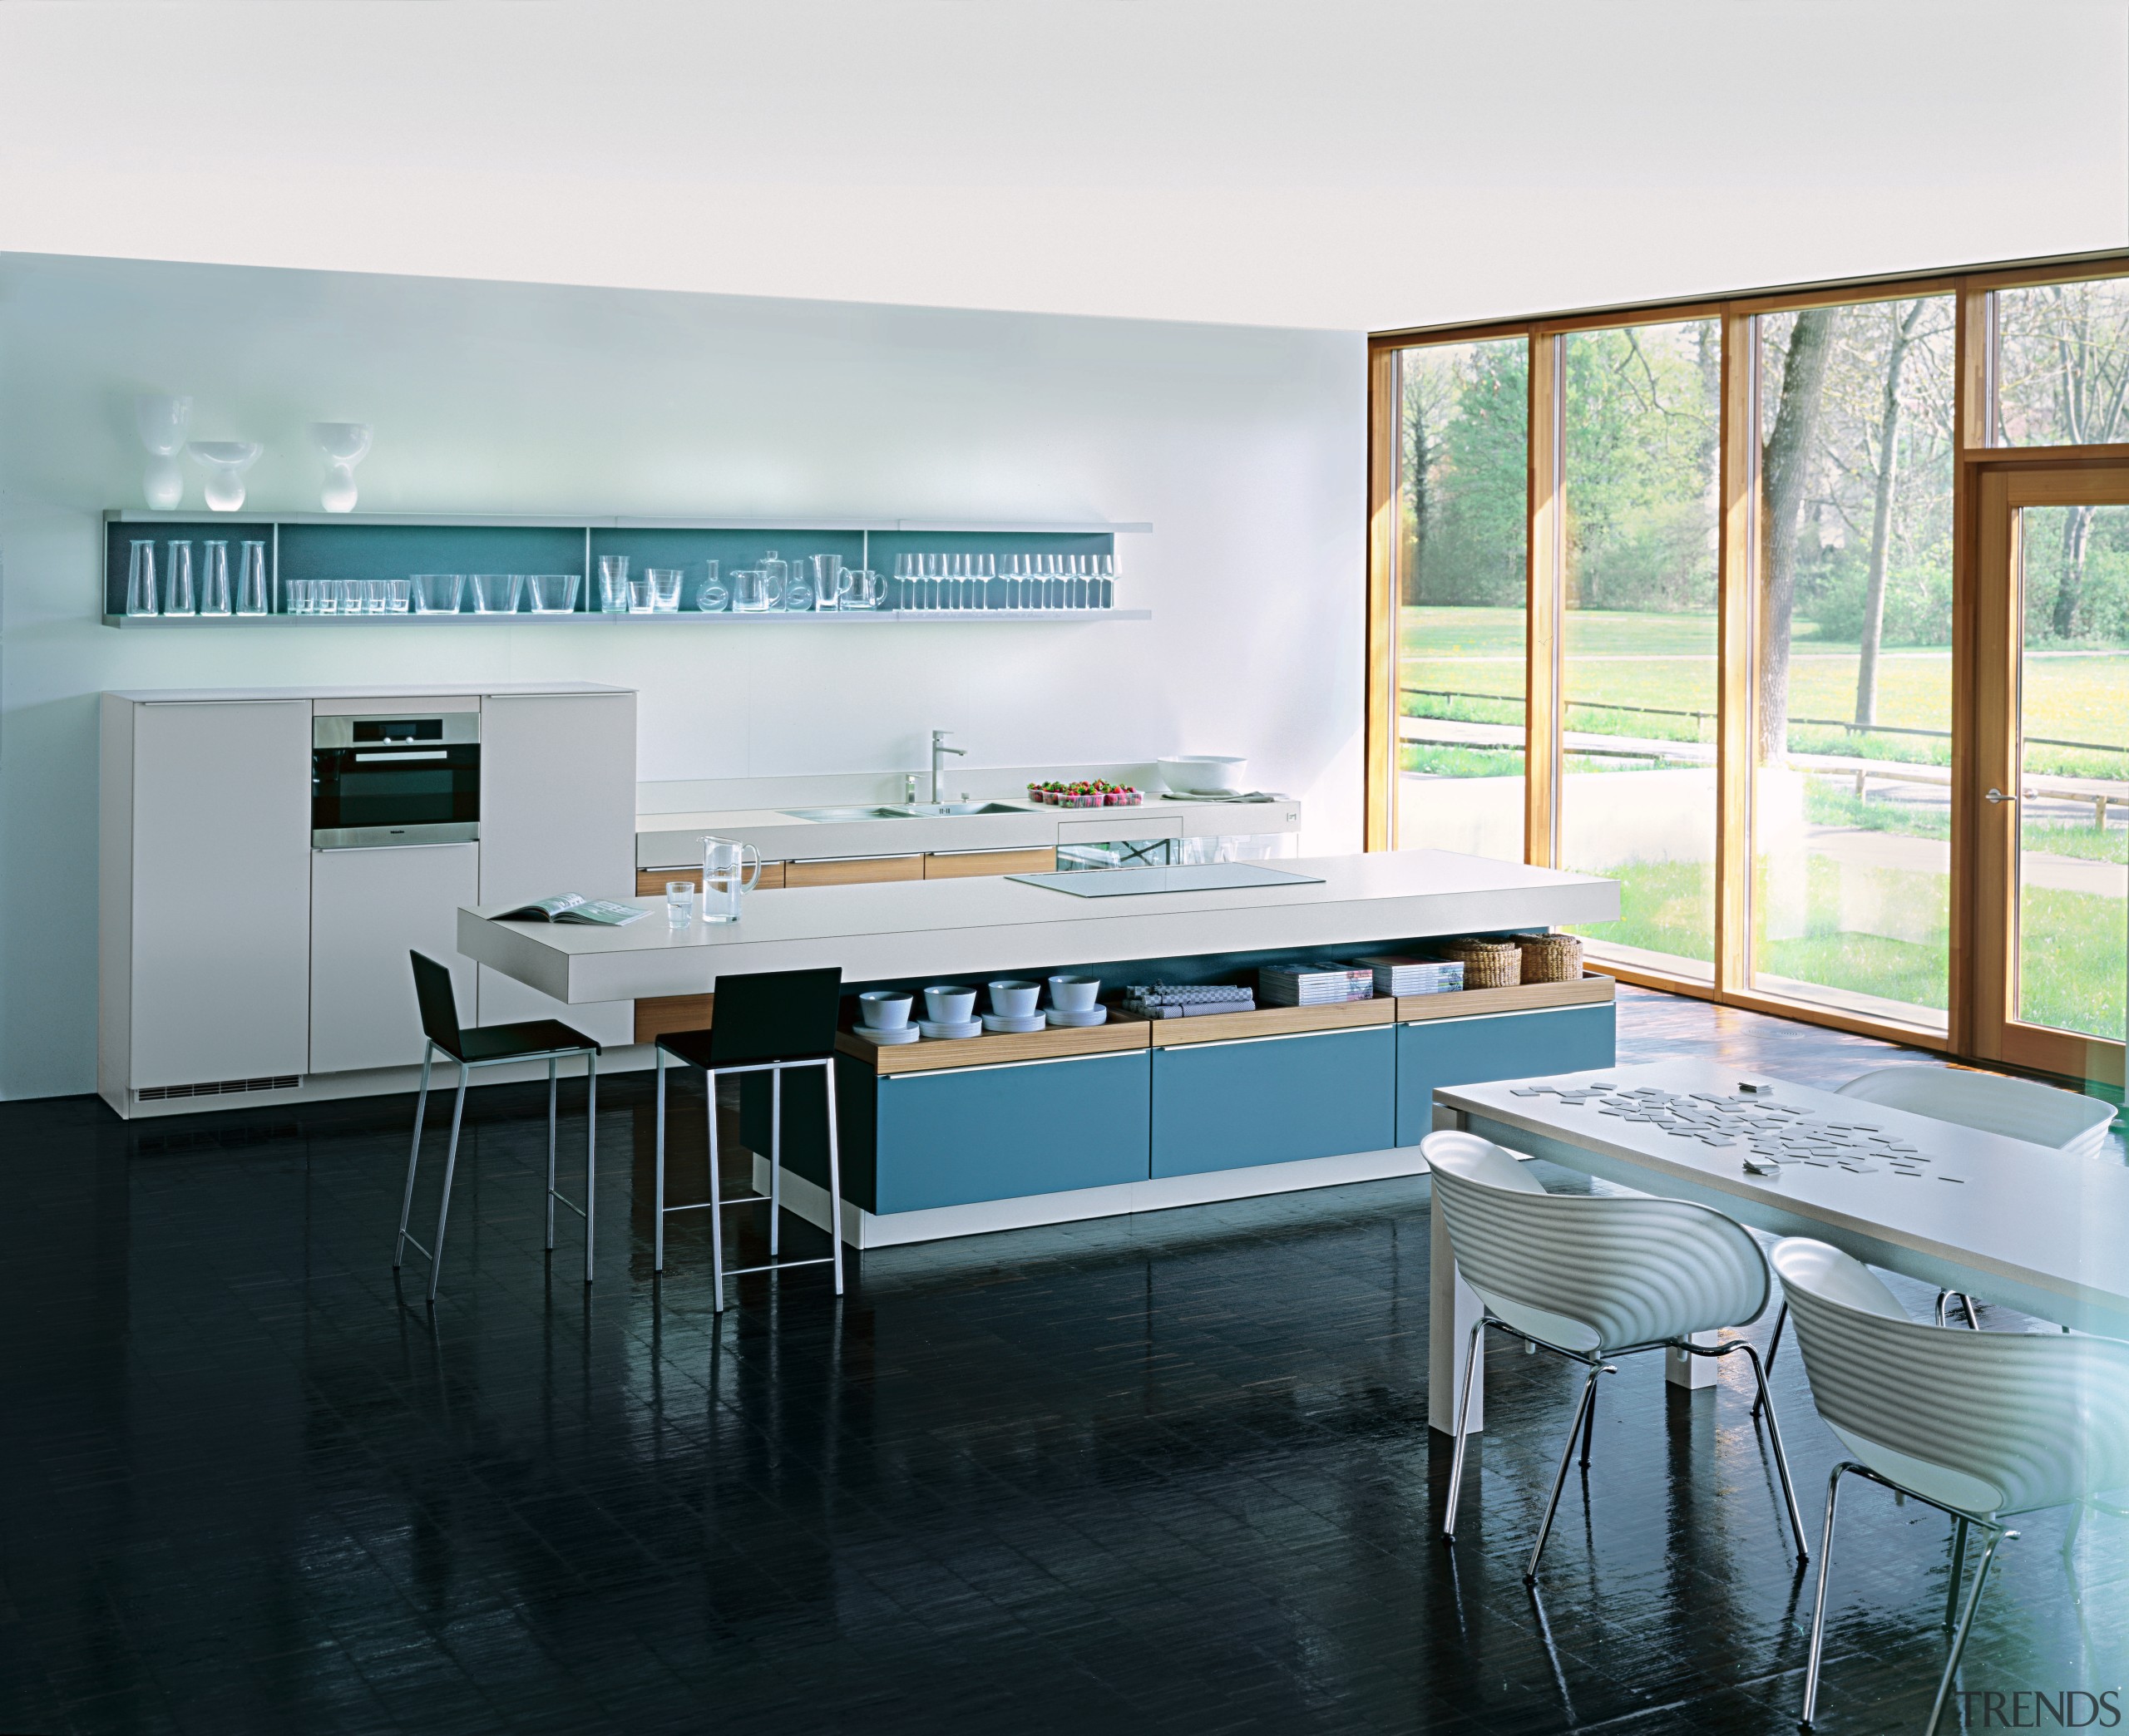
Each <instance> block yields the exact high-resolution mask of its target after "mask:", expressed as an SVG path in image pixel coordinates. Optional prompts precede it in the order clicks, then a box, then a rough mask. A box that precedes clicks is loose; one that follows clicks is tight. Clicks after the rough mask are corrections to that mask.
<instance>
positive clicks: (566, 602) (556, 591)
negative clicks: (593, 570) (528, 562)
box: [525, 573, 583, 614]
mask: <svg viewBox="0 0 2129 1736" xmlns="http://www.w3.org/2000/svg"><path fill="white" fill-rule="evenodd" d="M525 583H526V588H527V589H530V590H531V594H532V613H533V614H575V613H576V588H577V586H578V585H579V584H581V583H583V581H582V580H581V579H579V578H578V577H577V575H575V574H574V573H532V574H530V575H527V576H526V580H525Z"/></svg>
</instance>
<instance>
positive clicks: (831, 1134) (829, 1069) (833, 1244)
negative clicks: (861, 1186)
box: [822, 1057, 842, 1296]
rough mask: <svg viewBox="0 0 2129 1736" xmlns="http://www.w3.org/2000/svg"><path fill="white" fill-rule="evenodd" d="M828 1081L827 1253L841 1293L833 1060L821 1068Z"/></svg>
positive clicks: (839, 1181)
mask: <svg viewBox="0 0 2129 1736" xmlns="http://www.w3.org/2000/svg"><path fill="white" fill-rule="evenodd" d="M822 1072H823V1073H826V1074H827V1082H828V1254H829V1255H830V1257H831V1258H832V1260H833V1261H834V1263H835V1293H836V1295H838V1296H839V1295H842V1153H841V1152H840V1151H839V1150H838V1148H837V1138H836V1127H835V1061H834V1059H833V1058H832V1057H831V1058H830V1059H829V1060H828V1062H827V1065H826V1066H825V1067H823V1068H822Z"/></svg>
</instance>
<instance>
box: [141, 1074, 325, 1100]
mask: <svg viewBox="0 0 2129 1736" xmlns="http://www.w3.org/2000/svg"><path fill="white" fill-rule="evenodd" d="M302 1083H303V1075H302V1074H301V1073H275V1074H274V1075H272V1076H271V1077H270V1078H263V1079H204V1080H202V1081H201V1082H200V1083H199V1084H197V1085H144V1086H142V1087H141V1089H140V1091H139V1092H137V1093H136V1095H137V1096H138V1097H140V1099H141V1102H144V1103H158V1102H165V1101H166V1100H167V1099H169V1098H170V1097H230V1096H233V1095H235V1093H236V1092H243V1091H294V1089H295V1088H296V1087H297V1086H299V1085H300V1084H302Z"/></svg>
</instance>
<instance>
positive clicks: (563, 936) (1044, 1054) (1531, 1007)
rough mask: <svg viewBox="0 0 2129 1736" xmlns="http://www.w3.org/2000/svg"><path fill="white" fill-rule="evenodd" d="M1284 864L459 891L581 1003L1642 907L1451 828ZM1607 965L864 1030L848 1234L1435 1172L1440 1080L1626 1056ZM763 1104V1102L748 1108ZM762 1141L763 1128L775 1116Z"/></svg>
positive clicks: (1368, 940)
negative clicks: (653, 908) (697, 917)
mask: <svg viewBox="0 0 2129 1736" xmlns="http://www.w3.org/2000/svg"><path fill="white" fill-rule="evenodd" d="M1277 866H1280V867H1282V868H1284V869H1287V870H1292V871H1293V872H1294V873H1297V874H1300V875H1312V876H1315V877H1316V878H1315V879H1314V880H1306V881H1292V882H1288V883H1286V884H1282V885H1269V886H1254V887H1246V888H1236V889H1231V890H1185V891H1175V892H1166V893H1154V894H1146V895H1134V896H1129V897H1122V898H1114V897H1111V898H1083V897H1075V896H1073V895H1070V894H1068V893H1064V892H1060V891H1055V890H1050V889H1049V888H1046V887H1044V886H1040V885H1030V884H1027V883H1025V882H1024V881H1021V880H1013V879H1009V878H1004V877H988V876H986V877H980V878H973V879H963V880H902V881H890V882H884V883H879V884H871V885H828V886H808V887H803V888H798V889H791V890H780V891H763V892H757V893H755V894H753V895H751V896H750V897H749V898H748V900H747V903H746V906H745V915H744V917H743V920H740V921H738V922H737V923H734V924H729V925H703V924H700V923H698V924H697V925H695V926H694V927H693V928H691V929H686V930H678V931H676V930H672V929H670V928H669V927H667V926H666V925H665V924H664V923H663V922H662V921H660V920H658V919H657V918H656V917H655V916H654V917H653V918H652V919H650V920H648V921H643V922H638V923H635V924H632V925H630V926H628V927H626V928H621V929H595V928H586V927H574V926H549V925H545V924H538V923H524V922H503V921H499V920H496V919H495V916H494V915H493V914H492V912H493V910H494V909H495V907H494V906H487V907H484V908H467V909H462V910H460V912H459V915H458V948H459V950H460V951H461V952H462V954H465V955H466V956H467V957H468V958H471V959H475V960H477V961H478V962H479V963H480V964H483V965H486V966H487V968H488V969H491V970H495V971H497V972H500V973H501V974H503V975H505V976H508V977H511V978H514V979H516V980H517V981H519V982H521V983H522V984H526V986H527V987H529V988H531V989H536V990H538V991H539V992H540V993H541V994H546V995H549V996H551V997H553V998H554V999H556V1000H559V1001H563V1002H566V1003H570V1004H577V1003H587V1004H588V1003H600V1002H610V1001H614V1000H617V999H636V1000H640V999H651V998H655V997H662V996H674V995H691V996H699V995H704V994H711V995H714V991H715V988H716V984H717V979H718V977H719V975H720V974H723V973H726V972H734V973H738V972H748V971H762V970H788V969H804V968H806V967H809V966H821V965H829V964H832V965H836V966H838V967H840V969H842V975H843V982H844V984H845V987H846V991H847V993H848V994H855V992H856V991H857V990H858V989H862V988H866V987H870V986H884V985H895V986H903V987H910V988H916V989H921V988H922V987H923V986H924V985H925V984H930V983H937V982H962V983H967V984H981V983H982V982H984V981H985V980H986V979H990V978H993V977H1000V976H1014V977H1023V978H1025V977H1030V976H1039V975H1041V974H1046V973H1049V972H1051V971H1056V970H1061V969H1093V970H1095V971H1097V972H1098V973H1099V974H1100V975H1101V976H1102V977H1103V979H1104V988H1105V990H1113V989H1114V988H1117V987H1119V986H1121V985H1122V984H1124V983H1127V982H1130V981H1134V980H1145V979H1148V978H1150V977H1153V976H1158V975H1176V976H1181V977H1183V978H1186V979H1189V978H1192V977H1194V978H1195V979H1198V980H1212V979H1215V978H1223V979H1228V980H1232V979H1236V978H1237V976H1242V975H1244V974H1246V973H1247V972H1248V971H1250V970H1252V969H1254V968H1255V967H1257V965H1259V964H1262V963H1265V962H1268V961H1269V960H1270V959H1275V958H1278V957H1282V956H1283V957H1295V956H1305V955H1308V954H1323V953H1331V954H1339V955H1345V956H1350V955H1351V954H1354V953H1356V952H1366V951H1371V950H1394V949H1397V948H1398V947H1400V945H1402V944H1406V943H1410V942H1415V941H1420V940H1425V939H1426V938H1427V937H1429V936H1440V935H1460V934H1484V933H1499V932H1505V931H1511V930H1533V929H1544V928H1547V927H1558V926H1565V925H1578V924H1585V923H1596V922H1605V921H1609V920H1613V919H1615V918H1616V917H1617V915H1618V886H1617V884H1616V883H1615V882H1613V881H1611V880H1601V879H1598V878H1594V877H1593V876H1590V875H1578V874H1566V873H1561V872H1558V871H1556V870H1550V869H1544V868H1530V867H1524V866H1519V865H1516V864H1513V863H1504V862H1497V861H1488V860H1485V859H1484V858H1482V857H1478V856H1459V855H1455V854H1452V853H1450V852H1448V851H1401V852H1395V853H1391V852H1383V853H1380V854H1374V855H1368V856H1329V857H1317V858H1313V859H1309V858H1303V859H1300V860H1292V861H1285V862H1282V863H1280V864H1278V865H1277ZM1181 871H1182V870H1178V872H1181ZM1611 989H1612V985H1611V984H1610V982H1609V980H1608V979H1604V978H1602V977H1594V976H1593V977H1588V978H1585V979H1583V981H1581V982H1577V983H1563V984H1532V985H1529V986H1528V987H1526V988H1524V989H1521V990H1517V989H1474V990H1467V991H1465V992H1464V993H1462V994H1441V995H1422V996H1405V997H1402V998H1399V999H1391V998H1387V997H1386V998H1383V999H1376V1000H1372V1001H1361V1002H1354V1003H1350V1004H1342V1005H1337V1006H1331V1007H1303V1008H1295V1007H1265V1008H1259V1009H1257V1011H1255V1012H1252V1013H1228V1014H1220V1015H1216V1016H1213V1017H1208V1018H1185V1019H1174V1020H1166V1021H1161V1022H1158V1023H1147V1022H1145V1021H1142V1020H1130V1019H1125V1018H1119V1017H1112V1018H1111V1019H1110V1021H1109V1023H1107V1024H1104V1025H1101V1026H1097V1027H1094V1028H1079V1029H1050V1030H1046V1031H1042V1032H1038V1033H1033V1034H1031V1035H1027V1036H985V1037H981V1038H972V1039H970V1040H968V1041H966V1042H958V1043H954V1042H931V1041H926V1042H923V1043H911V1044H906V1045H903V1046H900V1047H887V1048H879V1047H876V1046H875V1045H873V1044H872V1043H867V1041H866V1040H865V1039H864V1038H863V1036H862V1033H859V1032H857V1031H846V1032H845V1033H844V1036H843V1038H842V1043H841V1048H842V1053H841V1055H840V1057H839V1059H838V1063H837V1097H838V1102H839V1107H840V1114H839V1117H838V1128H839V1132H841V1135H842V1181H843V1201H842V1233H843V1235H844V1236H845V1237H846V1239H847V1240H849V1241H851V1242H852V1243H854V1244H855V1245H858V1246H860V1247H866V1246H883V1245H892V1244H894V1243H898V1242H910V1241H923V1240H932V1239H935V1238H937V1237H941V1236H951V1235H973V1234H976V1233H979V1232H981V1231H985V1230H1001V1229H1009V1228H1013V1227H1016V1226H1022V1225H1028V1224H1043V1223H1062V1222H1066V1221H1070V1220H1073V1219H1078V1218H1089V1217H1105V1216H1114V1215H1117V1214H1121V1213H1125V1212H1131V1211H1152V1210H1156V1209H1159V1208H1161V1207H1164V1206H1182V1205H1188V1204H1193V1203H1196V1202H1199V1201H1210V1200H1220V1199H1232V1198H1239V1197H1242V1196H1246V1195H1251V1194H1260V1193H1274V1192H1280V1191H1287V1190H1289V1189H1293V1188H1302V1187H1313V1186H1326V1185H1329V1184H1331V1183H1336V1182H1342V1181H1366V1180H1372V1179H1376V1178H1378V1177H1381V1176H1399V1175H1410V1174H1417V1173H1420V1172H1421V1171H1424V1170H1425V1162H1424V1161H1423V1160H1422V1159H1421V1158H1420V1153H1419V1149H1418V1147H1419V1142H1420V1139H1421V1138H1423V1137H1425V1134H1426V1133H1427V1132H1428V1131H1429V1130H1430V1127H1432V1125H1433V1107H1432V1097H1433V1092H1434V1088H1435V1086H1436V1085H1439V1084H1450V1083H1470V1082H1475V1081H1479V1080H1486V1079H1503V1078H1527V1077H1530V1076H1533V1075H1538V1074H1548V1073H1565V1072H1568V1071H1571V1070H1573V1069H1575V1068H1588V1067H1601V1066H1606V1065H1608V1064H1609V1063H1611V1061H1612V1059H1613V1007H1612V1003H1611ZM711 1016H712V1017H713V1018H714V1010H713V1011H712V1013H711ZM809 1084H810V1082H809V1081H805V1080H803V1079H802V1080H798V1081H793V1082H792V1083H788V1084H787V1086H786V1087H785V1090H786V1097H785V1104H784V1120H783V1149H784V1153H785V1157H784V1171H785V1180H784V1182H783V1197H784V1199H785V1200H786V1201H787V1202H788V1203H789V1204H790V1206H792V1208H793V1210H795V1211H799V1212H800V1213H801V1214H802V1215H803V1216H807V1217H808V1218H810V1219H811V1220H812V1221H814V1222H816V1223H820V1224H825V1223H826V1222H827V1194H826V1188H825V1182H826V1177H827V1170H826V1162H825V1132H826V1122H825V1104H824V1101H823V1100H822V1098H821V1097H819V1096H818V1095H817V1094H816V1093H817V1092H818V1087H812V1088H811V1089H810V1090H809V1088H808V1087H809ZM669 1088H680V1089H684V1088H686V1087H684V1086H677V1085H674V1084H672V1083H671V1082H669ZM756 1119H758V1120H760V1121H762V1122H764V1123H765V1121H766V1117H765V1115H759V1116H758V1115H757V1113H756V1111H755V1108H754V1106H752V1105H744V1104H743V1108H742V1127H743V1129H750V1128H751V1127H752V1126H753V1122H754V1121H755V1120H756ZM748 1144H749V1145H750V1146H752V1147H753V1148H754V1149H755V1150H757V1151H759V1150H761V1149H762V1148H763V1147H765V1146H766V1144H767V1138H766V1133H765V1131H764V1132H762V1133H761V1134H760V1137H752V1135H751V1134H750V1137H748ZM757 1167H758V1168H759V1167H760V1161H759V1160H757ZM758 1179H760V1180H761V1181H763V1182H764V1183H765V1182H766V1180H767V1177H766V1175H765V1174H763V1175H762V1176H759V1178H758Z"/></svg>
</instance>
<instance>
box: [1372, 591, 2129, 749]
mask: <svg viewBox="0 0 2129 1736" xmlns="http://www.w3.org/2000/svg"><path fill="white" fill-rule="evenodd" d="M1715 625H1716V624H1715V618H1714V616H1712V615H1677V614H1628V613H1624V612H1611V611H1603V612H1600V611H1571V612H1570V613H1569V614H1568V617H1567V622H1566V657H1565V668H1564V674H1563V679H1564V682H1565V685H1566V690H1567V698H1568V701H1569V710H1568V727H1570V728H1573V729H1578V730H1586V731H1591V732H1598V733H1603V734H1614V735H1636V736H1643V737H1655V738H1657V739H1661V740H1672V741H1692V740H1696V739H1697V740H1702V741H1708V740H1712V738H1713V721H1712V720H1713V713H1714V711H1715V704H1716V639H1715ZM1809 628H1810V624H1809V623H1805V624H1804V630H1803V631H1801V632H1800V634H1799V636H1798V638H1797V640H1796V644H1795V646H1794V648H1793V650H1792V653H1791V663H1790V680H1789V707H1790V714H1791V717H1792V718H1827V719H1830V720H1832V721H1833V722H1835V723H1839V722H1840V721H1841V720H1844V719H1846V718H1850V717H1852V716H1854V715H1855V672H1856V666H1857V662H1858V653H1857V650H1856V648H1855V646H1853V645H1844V644H1830V643H1826V642H1823V641H1820V640H1819V639H1815V638H1814V637H1812V636H1810V632H1809ZM1401 638H1402V648H1401V649H1402V655H1401V660H1400V685H1401V686H1403V687H1405V688H1430V689H1436V690H1447V691H1451V692H1456V693H1481V694H1493V695H1500V696H1504V698H1505V699H1506V701H1507V702H1508V703H1501V702H1500V701H1499V700H1496V701H1494V702H1492V703H1487V702H1484V701H1474V700H1450V699H1442V698H1418V697H1408V698H1406V699H1405V701H1404V708H1405V712H1406V713H1407V714H1408V715H1410V716H1415V717H1463V718H1473V719H1476V720H1479V721H1482V722H1487V723H1513V722H1516V721H1519V719H1520V718H1521V715H1522V704H1521V696H1522V693H1523V690H1524V683H1523V677H1524V663H1523V658H1524V653H1523V614H1522V611H1521V610H1519V609H1407V610H1406V611H1405V615H1404V623H1403V627H1402V631H1401ZM1951 678H1952V670H1951V651H1950V649H1949V647H1944V646H1934V647H1929V646H1925V647H1919V648H1916V647H1895V648H1893V649H1888V650H1887V651H1885V652H1884V653H1883V655H1882V656H1881V658H1880V663H1879V673H1878V711H1877V718H1878V722H1879V723H1881V724H1886V725H1897V726H1900V727H1908V728H1916V729H1935V730H1944V729H1949V727H1951ZM2023 686H2024V705H2025V727H2026V729H2027V732H2028V734H2029V735H2035V736H2052V737H2058V738H2060V739H2063V740H2068V741H2077V742H2099V743H2102V744H2105V745H2107V746H2108V747H2113V748H2117V749H2119V750H2120V751H2119V752H2103V753H2092V752H2078V751H2077V750H2075V749H2064V748H2057V747H2045V746H2038V747H2035V746H2029V747H2028V750H2027V752H2028V762H2027V769H2028V772H2033V773H2053V774H2056V775H2058V776H2080V777H2123V776H2125V775H2129V649H2107V648H2100V649H2091V650H2084V649H2077V650H2071V651H2061V652H2057V651H2049V650H2045V649H2043V650H2041V651H2039V652H2038V653H2035V654H2033V655H2031V656H2029V657H2028V658H2027V659H2026V663H2025V668H2024V671H2023ZM1607 705H1613V706H1624V705H1634V706H1646V707H1650V708H1654V709H1656V710H1658V711H1665V710H1668V711H1675V712H1695V711H1697V712H1701V713H1707V717H1706V718H1703V719H1702V721H1701V722H1699V723H1695V721H1694V719H1692V718H1689V717H1652V716H1648V715H1647V714H1645V713H1631V712H1625V711H1608V710H1605V709H1603V707H1605V706H1607ZM1791 746H1792V747H1794V748H1796V750H1797V751H1799V752H1840V753H1851V754H1852V753H1858V752H1861V753H1866V754H1869V755H1870V756H1871V757H1887V758H1899V759H1906V760H1911V761H1922V762H1934V763H1943V762H1944V761H1945V760H1946V759H1947V758H1948V757H1949V743H1948V742H1946V741H1945V740H1944V739H1943V738H1941V737H1939V738H1934V739H1933V738H1930V737H1899V736H1877V737H1867V738H1860V737H1850V736H1849V735H1848V734H1847V733H1846V732H1845V731H1842V730H1840V729H1839V728H1813V727H1810V726H1807V725H1796V726H1794V727H1792V730H1791Z"/></svg>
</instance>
